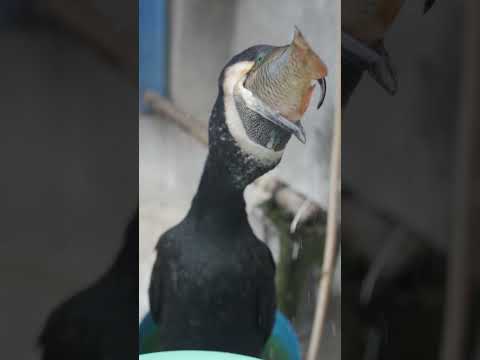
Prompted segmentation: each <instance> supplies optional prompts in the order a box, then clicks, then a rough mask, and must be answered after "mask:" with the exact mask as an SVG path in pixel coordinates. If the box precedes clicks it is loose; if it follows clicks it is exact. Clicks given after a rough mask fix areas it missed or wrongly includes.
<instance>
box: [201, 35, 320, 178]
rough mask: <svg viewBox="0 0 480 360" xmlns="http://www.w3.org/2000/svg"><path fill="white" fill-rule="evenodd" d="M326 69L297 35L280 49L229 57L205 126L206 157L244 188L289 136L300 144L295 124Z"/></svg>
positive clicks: (255, 50)
mask: <svg viewBox="0 0 480 360" xmlns="http://www.w3.org/2000/svg"><path fill="white" fill-rule="evenodd" d="M326 75H327V68H326V66H325V65H324V63H323V62H322V61H321V60H320V58H319V57H318V56H317V55H316V54H315V53H314V52H313V50H312V49H311V48H310V46H309V45H308V43H307V42H306V41H305V39H304V38H303V36H302V35H301V33H300V32H299V31H298V29H295V34H294V38H293V41H292V42H291V43H290V44H289V45H286V46H270V45H257V46H253V47H250V48H248V49H246V50H244V51H243V52H241V53H239V54H237V55H236V56H234V57H233V58H232V59H231V60H230V61H229V62H228V63H227V65H226V66H225V67H224V69H223V70H222V72H221V74H220V78H219V95H218V98H217V101H216V103H215V106H214V109H213V111H212V115H211V117H210V124H209V151H210V153H211V154H214V155H216V156H218V157H220V158H221V159H222V161H223V162H225V163H226V164H227V166H228V169H229V171H230V173H232V174H233V175H234V176H235V177H236V178H238V179H239V180H241V181H240V182H241V183H242V185H245V184H248V183H250V182H252V181H253V180H255V179H256V178H257V177H259V176H261V175H263V174H264V173H265V172H267V171H269V170H271V169H272V168H274V167H275V166H276V165H277V164H278V163H279V161H280V159H281V157H282V155H283V151H284V149H285V146H286V144H287V142H288V141H289V139H290V137H291V135H292V134H293V135H295V137H297V138H298V139H299V140H300V141H301V142H305V140H306V134H305V131H304V129H303V127H302V124H301V122H300V120H301V117H302V115H303V114H304V113H305V111H306V109H307V107H308V104H309V102H310V98H311V96H312V92H313V88H314V84H315V83H316V82H319V83H320V89H321V95H320V98H321V100H320V104H319V106H320V105H321V103H323V99H324V98H325V92H326V82H325V76H326Z"/></svg>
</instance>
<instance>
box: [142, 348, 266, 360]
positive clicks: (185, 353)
mask: <svg viewBox="0 0 480 360" xmlns="http://www.w3.org/2000/svg"><path fill="white" fill-rule="evenodd" d="M139 360H259V359H257V358H253V357H250V356H244V355H238V354H230V353H224V352H216V351H194V350H182V351H165V352H158V353H152V354H143V355H140V356H139Z"/></svg>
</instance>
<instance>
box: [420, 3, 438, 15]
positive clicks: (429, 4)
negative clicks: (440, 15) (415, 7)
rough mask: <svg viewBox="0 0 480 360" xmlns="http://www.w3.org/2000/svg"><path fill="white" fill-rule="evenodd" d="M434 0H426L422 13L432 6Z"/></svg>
mask: <svg viewBox="0 0 480 360" xmlns="http://www.w3.org/2000/svg"><path fill="white" fill-rule="evenodd" d="M435 1H436V0H426V1H425V5H424V7H423V13H424V14H426V13H427V12H428V11H429V10H430V9H431V8H432V6H433V4H434V3H435Z"/></svg>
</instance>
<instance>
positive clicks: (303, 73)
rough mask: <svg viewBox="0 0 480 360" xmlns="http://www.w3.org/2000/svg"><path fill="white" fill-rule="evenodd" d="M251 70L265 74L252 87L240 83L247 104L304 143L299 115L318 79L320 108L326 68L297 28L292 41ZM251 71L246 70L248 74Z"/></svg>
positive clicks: (323, 93) (245, 82)
mask: <svg viewBox="0 0 480 360" xmlns="http://www.w3.org/2000/svg"><path fill="white" fill-rule="evenodd" d="M298 69H300V70H298ZM251 72H258V73H257V74H256V76H264V78H263V79H262V81H258V82H257V85H256V86H252V87H251V88H248V87H247V86H246V85H247V84H248V83H247V81H243V82H242V84H241V86H239V87H238V89H237V91H238V92H239V93H240V94H241V96H242V98H243V99H244V101H245V104H246V106H247V107H248V108H249V109H250V110H252V111H254V112H256V113H257V114H259V115H261V116H262V117H263V118H265V119H267V120H269V121H270V122H271V123H273V124H275V125H276V126H278V127H280V128H282V129H284V130H286V131H288V132H289V133H291V134H293V135H295V137H296V138H297V139H298V140H299V141H300V142H302V143H305V142H306V134H305V130H304V128H303V126H302V124H301V122H300V118H301V116H303V114H304V113H305V111H306V110H307V108H308V105H309V103H310V99H311V96H312V93H313V89H314V84H315V83H316V82H318V83H319V85H320V91H321V94H320V99H319V102H318V105H317V109H319V108H320V107H321V106H322V104H323V103H324V100H325V95H326V91H327V83H326V80H325V76H326V75H327V69H326V66H325V64H324V63H323V62H322V61H321V60H320V58H319V57H318V55H316V54H315V53H314V51H313V50H312V49H311V47H310V45H309V44H308V43H307V41H306V40H305V39H304V37H303V35H302V34H301V32H300V31H299V30H298V28H296V27H295V31H294V35H293V40H292V42H291V43H290V44H289V45H286V46H281V47H276V48H274V49H273V50H272V51H271V52H270V53H268V54H267V55H265V58H264V59H262V62H261V64H257V63H256V64H255V65H254V66H253V68H252V70H251ZM264 74H268V75H264ZM250 75H251V74H249V73H247V74H246V78H248V77H249V76H250ZM258 84H260V85H258ZM285 84H287V86H285ZM299 84H300V85H299ZM262 95H263V96H262ZM285 109H288V110H291V111H285ZM291 114H294V115H293V116H292V115H291Z"/></svg>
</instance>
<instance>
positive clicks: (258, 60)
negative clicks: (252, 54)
mask: <svg viewBox="0 0 480 360" xmlns="http://www.w3.org/2000/svg"><path fill="white" fill-rule="evenodd" d="M263 60H265V55H264V54H259V55H257V58H256V59H255V62H256V63H257V64H261V63H262V62H263Z"/></svg>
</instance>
